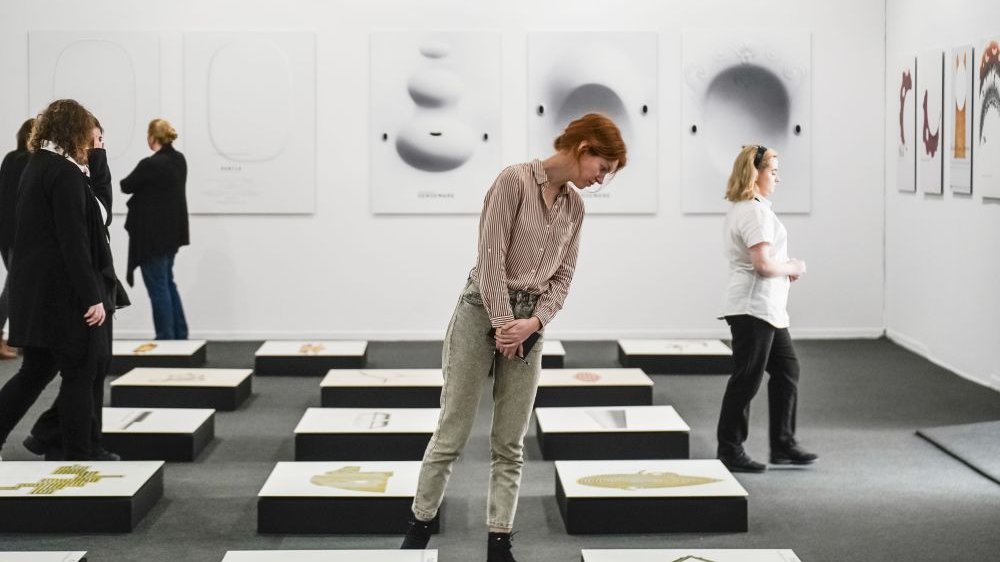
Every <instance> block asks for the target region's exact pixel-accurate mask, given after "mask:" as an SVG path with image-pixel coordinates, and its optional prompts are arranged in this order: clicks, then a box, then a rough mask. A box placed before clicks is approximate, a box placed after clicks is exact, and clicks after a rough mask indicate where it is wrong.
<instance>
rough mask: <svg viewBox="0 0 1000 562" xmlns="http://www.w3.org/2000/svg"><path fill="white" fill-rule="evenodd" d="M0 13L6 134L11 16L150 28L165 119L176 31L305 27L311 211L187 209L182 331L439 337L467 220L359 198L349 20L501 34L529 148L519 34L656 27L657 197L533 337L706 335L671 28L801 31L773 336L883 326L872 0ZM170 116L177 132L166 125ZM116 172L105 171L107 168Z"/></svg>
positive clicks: (461, 274)
mask: <svg viewBox="0 0 1000 562" xmlns="http://www.w3.org/2000/svg"><path fill="white" fill-rule="evenodd" d="M3 12H4V13H3V17H2V18H0V53H2V55H0V76H3V77H4V87H3V89H2V91H0V96H2V103H0V131H9V132H10V135H9V137H8V136H7V135H4V136H2V137H0V138H10V139H11V141H10V142H11V144H12V143H13V133H14V131H15V130H16V128H17V126H18V125H19V124H20V122H21V120H22V119H24V118H25V116H27V115H28V114H29V111H37V110H38V109H40V108H29V107H27V81H26V80H27V56H28V53H27V44H28V42H27V32H28V31H29V30H33V29H115V30H131V29H139V30H152V31H159V32H161V36H162V44H161V52H162V55H161V57H162V65H163V78H164V80H163V86H162V98H163V107H162V116H164V117H166V118H168V119H171V120H173V121H174V122H175V123H183V116H182V114H181V111H182V96H181V92H182V83H181V74H182V73H181V70H182V69H181V62H180V61H181V32H183V31H186V30H234V29H235V30H239V29H250V30H268V29H309V30H315V31H316V33H317V45H318V59H317V60H318V63H317V72H318V90H319V91H318V100H319V102H318V114H317V117H318V131H319V132H318V139H317V142H318V145H317V153H318V155H319V170H318V189H317V207H316V208H317V212H316V214H315V215H312V216H299V217H290V216H284V217H283V216H264V217H261V216H195V217H192V221H191V230H192V232H191V235H192V240H193V245H192V246H191V247H189V248H185V249H183V250H182V251H181V253H180V254H179V256H178V261H177V266H176V273H177V277H178V282H179V285H180V289H181V293H182V294H183V296H184V299H185V305H186V307H187V311H188V317H189V321H190V324H191V326H192V335H193V336H200V337H209V338H264V337H296V336H298V337H319V336H332V337H363V338H371V339H393V338H402V339H408V338H415V339H428V338H440V337H441V336H442V335H443V332H444V328H445V326H446V324H447V320H448V317H449V315H450V313H451V308H452V306H453V303H454V302H455V300H456V299H457V295H458V291H459V290H460V288H461V286H462V283H463V281H464V278H465V274H466V273H467V271H468V270H469V269H470V268H471V266H472V264H473V261H474V252H475V244H476V223H477V217H475V216H461V217H448V216H436V217H428V216H423V217H390V216H373V215H371V214H370V212H369V207H368V191H367V185H368V160H367V150H368V149H367V146H368V142H367V134H368V86H367V84H368V74H369V73H368V58H367V49H368V47H367V46H368V35H369V33H370V32H371V31H373V30H386V29H389V30H391V29H418V28H426V29H489V30H499V31H501V32H502V33H503V48H502V53H503V84H504V91H503V94H504V95H503V111H504V113H503V120H502V143H503V156H504V161H505V162H517V161H523V160H525V159H526V158H527V157H528V156H529V155H528V154H527V153H526V148H525V147H526V145H527V142H526V123H527V121H526V119H527V111H526V108H525V104H526V94H525V91H526V88H525V57H526V49H525V43H526V32H528V31H537V30H555V29H565V30H591V29H600V30H645V31H658V32H660V33H661V35H660V68H661V74H660V106H661V108H662V111H661V114H660V115H661V123H660V130H659V134H660V150H659V153H660V155H661V156H660V161H659V170H660V174H659V175H660V181H659V196H660V201H659V212H658V214H656V215H655V216H640V217H628V216H591V217H590V218H588V220H587V223H586V225H585V228H584V234H583V246H582V249H581V254H580V259H579V267H578V269H577V278H576V281H575V283H574V286H573V291H572V293H571V295H570V298H569V299H568V302H567V305H566V308H565V310H564V311H563V312H562V313H561V314H560V316H559V317H557V319H556V321H555V323H553V325H552V326H551V329H550V336H557V337H563V338H580V339H586V338H598V337H607V338H612V337H620V336H639V337H641V336H656V335H662V336H667V335H672V336H698V335H719V336H722V335H726V334H727V331H726V329H725V325H724V323H722V322H720V321H718V320H715V318H714V317H715V314H716V312H717V310H718V307H719V305H720V302H721V293H722V290H723V288H724V276H725V262H724V260H723V258H722V254H721V233H720V230H721V221H722V218H721V216H685V215H682V214H681V212H680V186H679V184H678V182H679V170H680V156H679V155H680V138H681V123H680V99H681V97H680V83H679V81H678V72H679V66H680V32H681V31H682V30H684V29H688V28H709V27H715V28H745V27H759V28H764V29H775V30H780V29H787V28H795V29H806V30H811V31H812V33H813V56H812V69H813V84H812V86H813V87H812V91H813V118H812V123H813V128H814V130H813V164H812V176H813V185H812V209H813V210H812V213H811V214H809V215H798V216H785V217H784V219H783V220H784V221H785V224H786V226H787V227H788V229H789V231H790V233H791V251H792V253H793V254H794V255H796V256H799V257H802V258H804V259H806V260H807V262H808V264H809V275H808V276H807V277H805V278H804V279H803V280H802V281H801V282H800V283H797V284H796V285H795V286H794V287H793V294H792V296H791V305H790V312H791V315H792V322H793V333H794V334H795V335H797V336H807V337H839V336H845V337H846V336H872V337H874V336H877V335H880V334H881V333H882V329H883V319H882V309H883V257H884V256H883V244H882V237H883V193H882V190H881V189H880V187H881V185H882V180H883V176H884V158H883V152H884V150H883V146H884V144H885V143H884V140H883V138H884V127H883V121H884V119H883V117H884V99H883V98H884V92H883V88H882V84H883V76H884V60H883V56H882V53H883V49H884V46H883V41H884V30H885V13H884V6H883V4H882V3H880V2H876V3H873V2H868V1H866V0H846V1H842V2H836V3H832V2H808V3H804V2H799V1H795V0H784V1H778V0H775V1H761V2H750V3H747V2H731V1H721V0H715V1H704V2H662V1H659V0H645V1H639V0H635V1H631V2H622V3H607V2H594V1H580V0H558V1H556V0H550V1H546V2H537V1H526V0H511V1H508V2H489V3H487V2H469V1H467V0H437V1H423V2H418V3H414V2H412V1H410V0H379V1H370V2H329V1H326V0H315V1H304V0H299V1H293V0H287V1H285V2H276V1H270V2H264V1H247V0H239V1H236V0H228V1H222V0H214V1H211V2H205V1H200V0H175V1H173V2H160V3H150V2H133V1H129V0H120V1H112V0H91V1H90V2H86V3H80V2H69V1H65V0H61V1H48V2H46V1H38V2H19V3H9V4H5V5H4V7H3ZM151 117H152V116H151ZM180 134H181V139H180V140H179V141H178V147H179V148H180V149H181V150H182V151H183V150H184V145H183V138H184V137H183V135H184V131H183V130H181V131H180ZM752 140H753V139H733V143H734V145H737V144H742V143H743V142H749V141H752ZM541 156H544V155H541ZM188 157H189V158H193V157H195V155H191V154H189V155H188ZM786 165H787V164H786ZM128 171H129V170H112V172H113V174H114V175H115V176H116V177H117V178H120V177H122V176H123V175H124V174H125V173H127V172H128ZM491 180H492V178H484V182H486V183H488V182H489V181H491ZM195 181H197V178H190V179H189V182H195ZM482 187H483V186H476V188H482ZM723 188H724V186H722V185H720V186H719V190H720V195H721V192H722V190H723ZM611 189H614V186H613V185H612V187H611ZM118 203H119V204H123V203H124V200H123V199H122V198H120V199H119V200H118ZM779 211H780V209H779ZM122 222H123V221H122V220H119V221H118V222H117V228H115V231H114V234H113V237H114V239H113V243H114V244H115V246H116V257H117V260H118V263H119V267H120V268H123V267H124V264H125V247H126V237H125V235H124V233H123V232H122V230H121V224H122ZM122 277H124V275H122ZM132 295H133V297H134V301H135V305H134V306H133V307H132V308H129V309H127V310H124V311H122V312H121V313H119V315H118V319H117V327H118V329H119V335H123V336H129V335H134V336H140V337H141V336H146V335H148V334H151V333H152V322H151V319H150V314H149V311H148V301H147V299H146V296H145V292H144V290H143V289H142V288H141V287H138V286H137V287H136V288H135V289H134V290H133V291H132Z"/></svg>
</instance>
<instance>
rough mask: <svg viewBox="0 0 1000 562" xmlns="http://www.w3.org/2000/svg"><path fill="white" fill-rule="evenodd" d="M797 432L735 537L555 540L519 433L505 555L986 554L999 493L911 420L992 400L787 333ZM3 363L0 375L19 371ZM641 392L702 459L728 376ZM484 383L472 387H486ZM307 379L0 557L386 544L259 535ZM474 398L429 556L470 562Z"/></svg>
mask: <svg viewBox="0 0 1000 562" xmlns="http://www.w3.org/2000/svg"><path fill="white" fill-rule="evenodd" d="M257 345H258V342H230V343H226V342H220V343H212V344H211V345H210V347H209V352H208V357H209V364H208V366H210V367H251V366H252V364H253V350H254V349H255V348H256V347H257ZM565 346H566V350H567V358H566V362H567V367H613V366H617V361H616V351H615V345H614V343H612V342H565ZM796 346H797V349H798V352H799V357H800V360H801V363H802V367H803V368H802V382H801V389H800V397H799V437H800V440H801V441H802V443H803V444H804V445H805V446H806V447H808V448H809V449H811V450H814V451H816V452H817V453H819V454H820V455H821V457H822V458H821V459H820V462H819V463H818V464H817V465H815V466H814V467H811V468H808V469H794V470H789V469H786V470H771V471H769V472H767V473H766V474H761V475H739V476H738V479H739V480H740V482H741V483H742V484H743V486H744V487H745V488H746V489H747V490H748V491H749V493H750V497H749V517H750V531H749V532H747V533H709V534H660V535H597V536H571V535H567V534H566V532H565V530H564V527H563V524H562V520H561V517H560V515H559V511H558V507H557V505H556V502H555V499H554V483H553V482H554V474H553V465H552V463H551V462H546V461H542V460H540V459H541V454H540V452H539V450H538V443H537V441H536V440H535V438H534V434H533V430H532V433H530V434H529V437H528V442H527V447H526V450H527V455H528V462H527V464H526V467H525V475H524V482H523V486H522V493H521V503H520V508H519V511H518V519H517V524H516V526H517V528H518V529H519V530H520V533H519V534H518V535H517V536H516V537H515V553H516V554H517V555H518V560H519V561H521V562H532V561H541V560H544V561H546V562H570V561H578V560H579V559H580V549H581V548H790V549H793V550H794V551H795V552H796V553H797V554H798V555H799V557H800V558H801V559H802V560H803V561H804V562H824V561H830V562H833V561H842V560H877V561H896V560H900V561H922V560H928V561H931V560H934V561H938V560H982V561H986V560H998V559H1000V555H998V554H997V553H998V552H1000V532H998V529H1000V486H998V485H997V484H996V483H994V482H992V481H991V480H989V479H987V478H985V477H984V476H983V475H981V474H979V473H978V472H976V471H974V470H972V469H970V468H969V467H968V466H966V465H964V464H962V463H961V462H958V461H957V460H955V459H954V458H953V457H951V456H949V455H948V454H945V453H944V452H942V451H941V450H940V449H938V448H937V447H935V446H934V445H932V444H930V443H928V442H927V441H925V440H923V439H921V438H919V437H918V436H917V435H915V433H914V431H915V430H916V429H918V428H922V427H931V426H942V425H953V424H964V423H976V422H985V421H993V420H1000V393H997V392H994V391H992V390H989V389H987V388H984V387H981V386H978V385H975V384H973V383H971V382H968V381H965V380H963V379H961V378H959V377H958V376H956V375H954V374H952V373H949V372H948V371H945V370H943V369H941V368H939V367H937V366H935V365H933V364H931V363H929V362H928V361H926V360H924V359H922V358H920V357H918V356H916V355H914V354H912V353H909V352H908V351H906V350H904V349H902V348H900V347H898V346H896V345H894V344H893V343H891V342H889V341H886V340H838V341H800V342H797V343H796ZM369 360H370V366H371V367H372V368H386V367H408V368H428V367H438V366H440V343H432V342H426V343H409V342H407V343H373V344H372V345H371V348H370V352H369ZM17 363H18V362H17V361H8V362H4V363H2V364H0V383H2V382H6V380H7V379H8V378H9V377H10V375H11V374H12V373H14V372H15V370H16V368H17ZM653 378H654V380H655V381H656V387H655V391H654V402H655V403H657V404H670V405H673V406H674V407H675V408H676V409H677V411H678V412H679V413H680V414H681V416H682V417H683V418H684V419H685V421H687V423H688V424H689V425H690V426H691V429H692V431H691V456H692V458H711V457H712V456H713V455H714V450H715V439H714V428H715V422H716V419H717V415H718V409H719V403H720V401H721V397H722V393H723V389H724V387H725V384H726V377H724V376H659V375H657V376H653ZM55 390H56V389H55V385H53V387H52V388H50V389H49V390H48V391H46V393H45V394H44V395H43V397H42V399H41V400H40V401H39V403H38V404H36V406H35V407H34V408H33V409H32V410H31V411H30V412H29V414H28V417H27V418H26V419H25V420H24V421H22V423H21V424H20V425H19V426H18V427H17V428H16V430H15V431H14V433H13V434H12V435H11V438H10V439H9V441H8V443H7V445H6V446H5V448H4V449H3V456H4V458H5V459H9V460H36V457H33V456H32V455H30V454H29V453H28V452H27V451H25V450H24V449H23V448H22V447H21V445H20V443H21V440H22V439H23V438H24V437H25V432H26V431H27V430H28V428H29V427H30V425H31V422H32V420H33V419H34V418H35V416H37V415H38V414H39V413H40V412H41V411H42V409H44V408H45V407H47V406H48V404H49V402H50V401H51V399H52V398H53V396H54V394H55ZM486 392H487V389H485V388H484V393H486ZM319 396H320V394H319V379H318V378H300V377H289V378H285V377H282V378H273V377H272V378H267V377H260V378H256V379H255V381H254V394H253V396H252V397H251V398H250V399H249V400H248V401H247V403H245V404H244V406H243V407H242V408H241V409H239V410H238V411H236V412H220V413H219V414H218V415H217V418H216V440H215V441H214V442H213V443H212V444H211V445H210V446H209V447H208V449H207V450H205V451H204V452H203V453H202V455H201V456H200V457H199V459H198V460H197V461H196V462H193V463H171V464H168V465H167V467H166V478H165V482H166V490H165V495H164V497H163V499H162V500H160V501H159V503H158V504H157V505H156V506H155V507H154V508H153V509H152V511H151V512H150V513H149V514H148V515H147V516H146V517H145V519H144V520H143V521H142V522H141V523H140V524H139V526H138V528H137V529H136V530H135V531H134V532H132V533H127V534H106V535H105V534H100V535H11V534H0V550H88V551H89V552H90V556H89V560H90V561H91V562H103V561H167V560H170V561H173V560H185V561H190V562H218V561H219V560H221V559H222V557H223V555H224V554H225V552H226V551H227V550H237V549H352V548H360V549H376V548H395V547H397V546H398V544H399V537H396V536H263V535H258V534H257V533H256V494H257V491H258V490H259V489H260V487H261V485H262V484H263V483H264V480H265V479H266V478H267V476H268V474H269V473H270V471H271V469H272V467H273V466H274V463H275V462H277V461H282V460H292V458H293V437H292V430H293V429H294V427H295V425H296V423H297V422H298V420H299V418H300V417H301V416H302V413H303V412H304V411H305V409H306V408H307V407H310V406H319ZM490 408H491V403H490V401H489V400H488V399H484V400H483V402H482V407H481V411H480V415H479V417H478V419H477V422H476V426H475V429H474V433H473V436H472V439H471V440H470V443H469V447H468V448H467V450H466V452H465V455H464V457H463V458H462V459H461V460H460V461H459V463H458V465H457V466H456V471H455V475H454V477H453V479H452V482H451V485H450V488H449V491H448V496H447V505H446V509H447V512H446V514H445V518H444V526H445V531H444V533H443V534H441V535H439V536H437V537H435V538H434V539H433V540H432V542H431V546H432V547H434V548H438V549H439V550H440V553H441V560H442V561H443V562H459V561H462V562H470V561H477V560H484V559H485V555H484V550H485V545H484V543H485V534H486V532H485V529H484V518H485V510H486V483H487V474H488V467H489V464H488V425H489V419H490ZM766 417H767V408H766V392H762V393H761V394H760V395H759V396H758V398H757V399H756V400H755V402H754V408H753V412H752V420H751V422H752V426H751V438H750V441H749V443H748V449H749V451H750V452H751V453H752V454H754V455H756V456H757V457H759V458H766V455H767V448H766V446H767V436H766V434H767V425H766V424H767V419H766Z"/></svg>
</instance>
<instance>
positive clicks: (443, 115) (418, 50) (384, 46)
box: [369, 31, 502, 214]
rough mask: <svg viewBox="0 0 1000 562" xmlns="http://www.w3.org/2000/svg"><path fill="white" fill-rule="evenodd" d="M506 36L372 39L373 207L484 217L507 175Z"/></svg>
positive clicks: (386, 35) (434, 34)
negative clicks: (503, 127)
mask: <svg viewBox="0 0 1000 562" xmlns="http://www.w3.org/2000/svg"><path fill="white" fill-rule="evenodd" d="M500 109H501V104H500V34H499V33H495V32H455V31H451V32H449V31H428V32H388V31H386V32H377V33H373V34H372V36H371V117H370V119H371V121H370V126H371V130H370V131H369V133H370V139H369V147H370V150H371V157H370V166H371V167H370V173H371V180H370V182H371V183H370V186H371V209H372V212H373V213H385V214H405V213H409V214H435V213H469V214H475V213H479V211H480V209H481V208H482V205H483V196H484V195H485V193H486V190H487V189H489V187H490V185H491V184H492V182H493V180H494V179H495V178H496V176H497V174H499V173H500V170H501V167H502V160H501V147H500V132H501V131H500Z"/></svg>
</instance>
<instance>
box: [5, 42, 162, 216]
mask: <svg viewBox="0 0 1000 562" xmlns="http://www.w3.org/2000/svg"><path fill="white" fill-rule="evenodd" d="M28 61H29V68H30V72H29V77H28V78H29V80H28V102H29V104H30V106H29V110H30V115H25V116H24V118H25V119H27V118H28V117H33V116H35V115H36V114H37V113H39V112H41V111H42V110H43V109H45V107H46V106H47V105H48V104H49V103H50V102H52V101H53V100H56V99H61V98H71V99H75V100H77V101H78V102H80V103H81V104H83V106H84V107H86V108H87V109H88V110H90V111H91V112H92V113H93V114H94V115H95V116H96V117H97V119H98V120H99V121H100V122H101V126H102V127H103V128H104V142H105V144H106V146H105V150H106V152H107V155H108V167H109V168H110V169H111V174H112V176H113V177H114V178H115V179H116V180H117V179H121V178H123V177H125V175H126V174H128V173H129V172H131V171H132V170H133V169H134V168H135V165H136V164H137V163H138V162H139V160H141V159H143V158H145V157H147V156H150V155H151V154H152V152H151V151H150V150H149V147H148V146H147V145H146V126H147V125H148V124H149V121H150V120H151V119H153V118H155V117H160V37H159V35H158V34H156V33H150V32H138V31H31V32H29V33H28ZM95 61H100V64H95ZM19 123H20V122H19ZM114 210H116V211H118V212H122V213H124V212H125V205H124V204H123V203H119V204H118V205H117V206H116V207H114Z"/></svg>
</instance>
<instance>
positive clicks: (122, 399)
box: [111, 377, 253, 411]
mask: <svg viewBox="0 0 1000 562" xmlns="http://www.w3.org/2000/svg"><path fill="white" fill-rule="evenodd" d="M252 381H253V377H247V378H245V379H244V380H243V382H241V383H240V384H239V385H238V386H224V387H220V386H138V385H137V386H123V385H115V386H112V387H111V405H112V406H113V407H116V408H212V409H215V410H219V411H231V410H235V409H237V408H239V407H240V405H241V404H243V402H244V401H245V400H246V399H247V398H249V397H250V392H251V390H252V384H253V383H252Z"/></svg>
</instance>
